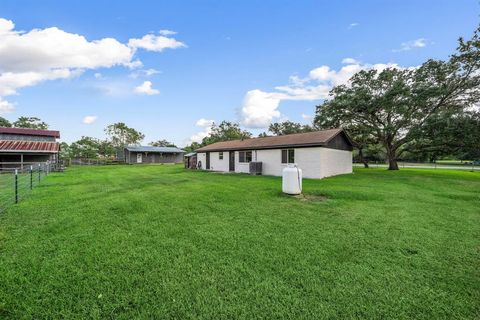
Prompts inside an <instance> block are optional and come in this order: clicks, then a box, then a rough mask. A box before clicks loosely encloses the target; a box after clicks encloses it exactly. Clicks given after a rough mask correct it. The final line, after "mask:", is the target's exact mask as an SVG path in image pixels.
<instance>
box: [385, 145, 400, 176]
mask: <svg viewBox="0 0 480 320" xmlns="http://www.w3.org/2000/svg"><path fill="white" fill-rule="evenodd" d="M387 159H388V170H398V163H397V152H396V150H395V149H394V148H393V147H392V146H391V145H387Z"/></svg>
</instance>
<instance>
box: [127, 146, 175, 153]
mask: <svg viewBox="0 0 480 320" xmlns="http://www.w3.org/2000/svg"><path fill="white" fill-rule="evenodd" d="M125 149H127V150H128V151H130V152H161V153H184V152H185V151H184V150H182V149H179V148H175V147H152V146H131V147H125Z"/></svg>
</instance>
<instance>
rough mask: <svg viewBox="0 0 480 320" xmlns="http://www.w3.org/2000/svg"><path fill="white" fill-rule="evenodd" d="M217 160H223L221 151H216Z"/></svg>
mask: <svg viewBox="0 0 480 320" xmlns="http://www.w3.org/2000/svg"><path fill="white" fill-rule="evenodd" d="M218 160H223V151H222V152H219V153H218Z"/></svg>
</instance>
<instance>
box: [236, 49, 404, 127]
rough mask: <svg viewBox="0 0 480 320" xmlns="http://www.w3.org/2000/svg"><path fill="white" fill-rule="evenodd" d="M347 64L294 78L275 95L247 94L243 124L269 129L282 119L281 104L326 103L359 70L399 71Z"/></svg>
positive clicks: (256, 91) (319, 69)
mask: <svg viewBox="0 0 480 320" xmlns="http://www.w3.org/2000/svg"><path fill="white" fill-rule="evenodd" d="M344 63H347V64H346V65H344V66H342V67H341V68H340V69H339V70H332V69H331V68H330V67H329V66H325V65H323V66H320V67H317V68H314V69H312V70H310V72H309V73H308V76H306V77H304V78H301V77H299V76H297V75H295V76H291V77H290V83H289V84H288V85H283V86H277V87H275V91H273V92H266V91H262V90H259V89H255V90H250V91H248V92H247V93H246V94H245V97H244V100H243V104H242V106H241V107H240V110H239V117H240V123H241V124H242V125H244V126H245V127H248V128H266V127H268V126H269V125H270V123H272V122H273V121H276V120H279V119H281V117H282V115H281V112H280V111H279V110H278V109H279V106H280V103H281V102H282V101H288V100H293V101H315V100H322V99H326V98H328V95H329V92H330V90H331V89H332V87H333V86H337V85H342V84H347V83H348V81H349V79H350V78H351V77H352V76H353V75H354V74H355V73H357V72H358V71H360V70H365V69H376V70H378V71H382V70H384V69H386V68H399V66H398V65H397V64H393V63H387V64H381V63H379V64H373V65H372V64H361V63H359V62H358V61H356V60H355V61H354V59H351V58H346V59H344ZM304 119H305V118H304Z"/></svg>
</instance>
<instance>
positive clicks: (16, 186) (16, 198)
mask: <svg viewBox="0 0 480 320" xmlns="http://www.w3.org/2000/svg"><path fill="white" fill-rule="evenodd" d="M15 203H18V169H15Z"/></svg>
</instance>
